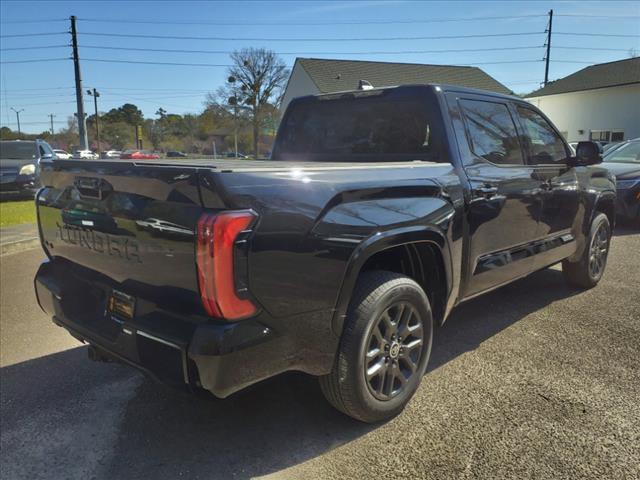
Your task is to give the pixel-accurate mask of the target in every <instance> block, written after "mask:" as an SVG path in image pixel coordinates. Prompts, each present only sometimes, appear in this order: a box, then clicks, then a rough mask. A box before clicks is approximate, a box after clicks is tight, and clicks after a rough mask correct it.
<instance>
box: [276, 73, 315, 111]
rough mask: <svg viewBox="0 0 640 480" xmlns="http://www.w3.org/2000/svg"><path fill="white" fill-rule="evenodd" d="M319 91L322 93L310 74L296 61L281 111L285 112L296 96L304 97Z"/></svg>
mask: <svg viewBox="0 0 640 480" xmlns="http://www.w3.org/2000/svg"><path fill="white" fill-rule="evenodd" d="M318 93H320V90H318V87H316V84H315V83H313V80H311V77H310V76H309V74H308V73H307V72H306V71H305V69H304V68H303V67H302V66H301V65H300V63H299V62H296V63H295V65H294V66H293V70H292V71H291V76H290V77H289V83H287V88H286V90H285V92H284V96H283V97H282V104H281V106H280V112H281V113H284V111H285V110H286V108H287V105H289V102H290V101H291V100H293V99H294V98H296V97H302V96H304V95H316V94H318Z"/></svg>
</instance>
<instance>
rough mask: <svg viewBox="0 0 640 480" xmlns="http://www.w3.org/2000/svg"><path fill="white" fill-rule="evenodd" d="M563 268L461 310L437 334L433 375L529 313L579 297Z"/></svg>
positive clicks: (530, 278)
mask: <svg viewBox="0 0 640 480" xmlns="http://www.w3.org/2000/svg"><path fill="white" fill-rule="evenodd" d="M580 292H581V290H579V289H577V288H574V287H571V286H569V285H568V284H567V283H566V282H565V281H564V278H563V276H562V271H561V270H560V268H559V267H557V268H548V269H545V270H541V271H539V272H537V273H534V274H532V275H530V276H528V277H526V278H523V279H521V280H518V281H516V282H514V283H511V284H509V285H506V286H504V287H502V288H499V289H497V290H494V291H493V292H490V293H487V294H485V295H482V296H480V297H478V298H476V299H473V300H470V301H468V302H465V303H463V304H462V305H460V306H459V307H457V308H456V309H455V310H454V311H453V312H452V313H451V315H450V316H449V318H448V320H447V321H446V323H445V325H444V326H443V327H441V328H436V330H435V333H434V340H433V348H432V351H431V359H430V361H429V367H428V369H427V375H428V373H429V372H431V371H433V370H435V369H436V368H438V367H440V366H442V365H444V364H446V363H447V362H449V361H451V360H453V359H454V358H456V357H457V356H459V355H461V354H462V353H465V352H467V351H470V350H474V349H475V348H477V347H478V346H479V345H480V344H481V343H482V342H484V341H485V340H487V339H488V338H491V337H493V336H494V335H496V334H498V333H500V332H501V331H502V330H504V329H505V328H507V327H509V326H510V325H512V324H514V323H516V322H518V321H519V320H521V319H522V318H523V317H525V316H527V315H528V314H530V313H532V312H535V311H537V310H540V309H541V308H544V307H545V306H547V305H549V304H551V303H553V302H555V301H557V300H562V299H566V298H569V297H571V296H573V295H576V294H579V293H580Z"/></svg>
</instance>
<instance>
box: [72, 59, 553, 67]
mask: <svg viewBox="0 0 640 480" xmlns="http://www.w3.org/2000/svg"><path fill="white" fill-rule="evenodd" d="M82 60H83V61H85V62H105V63H132V64H141V65H175V66H185V67H233V66H234V65H230V64H221V63H183V62H149V61H143V60H115V59H104V58H83V59H82ZM541 61H542V60H507V61H498V62H480V63H475V62H474V63H468V64H466V65H498V64H504V63H538V62H541ZM462 66H464V65H462ZM287 67H289V68H290V67H291V65H288V66H287Z"/></svg>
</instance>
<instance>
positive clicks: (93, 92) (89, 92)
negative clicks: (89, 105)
mask: <svg viewBox="0 0 640 480" xmlns="http://www.w3.org/2000/svg"><path fill="white" fill-rule="evenodd" d="M87 95H89V96H91V97H93V106H94V107H95V111H96V115H95V117H94V118H95V121H96V143H97V148H96V153H97V154H98V156H100V125H99V124H100V119H99V117H98V97H99V96H100V92H98V91H97V90H96V89H95V88H94V89H93V90H87Z"/></svg>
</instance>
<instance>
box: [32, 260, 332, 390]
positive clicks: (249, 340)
mask: <svg viewBox="0 0 640 480" xmlns="http://www.w3.org/2000/svg"><path fill="white" fill-rule="evenodd" d="M100 288H101V287H96V286H95V285H93V284H90V283H85V284H83V282H82V281H81V280H79V279H78V278H77V277H74V275H71V274H70V273H69V272H68V271H65V269H64V265H62V266H61V265H59V264H56V261H55V260H54V261H45V262H44V263H43V264H42V265H41V266H40V268H39V270H38V273H37V274H36V278H35V290H36V296H37V299H38V303H39V304H40V307H41V308H42V309H43V310H44V311H45V312H46V313H47V314H49V315H50V316H51V317H52V319H53V321H54V323H56V324H57V325H59V326H61V327H63V328H65V329H66V330H68V331H69V333H70V334H71V335H73V336H74V337H75V338H77V339H79V340H81V341H84V342H87V343H89V344H90V345H93V346H94V347H96V348H97V349H98V350H99V351H101V352H103V353H106V354H107V355H110V356H112V357H115V358H117V359H119V360H121V361H123V362H125V363H128V364H130V365H132V366H134V367H136V368H138V369H140V370H142V371H144V372H145V373H147V374H149V375H151V376H153V377H155V378H156V379H158V380H160V381H161V382H163V383H166V384H169V385H171V386H174V387H178V388H186V389H193V388H204V389H206V390H209V391H210V392H211V393H213V394H214V395H216V396H217V397H221V398H224V397H227V396H228V395H230V394H232V393H234V392H236V391H238V390H241V389H242V388H244V387H246V386H248V385H251V384H253V383H256V382H258V381H260V380H263V379H265V378H268V377H271V376H273V375H276V374H278V373H281V372H284V371H287V370H299V371H303V372H307V373H310V374H312V375H322V374H326V373H328V372H329V371H330V370H331V367H332V365H333V358H334V355H335V351H336V349H337V345H338V339H337V338H336V337H335V336H334V335H333V334H332V332H331V328H330V325H331V312H330V311H328V312H315V313H310V314H307V315H304V316H302V317H295V318H292V317H289V318H286V319H273V318H271V317H267V316H266V315H264V314H263V315H261V316H259V317H256V318H255V319H249V320H245V321H241V322H235V323H226V322H225V323H213V322H211V321H206V322H201V323H192V322H189V321H185V320H184V319H180V318H177V317H176V316H175V315H174V314H171V315H170V314H168V313H167V312H162V311H156V312H152V313H151V314H150V315H145V317H144V318H134V319H133V320H130V321H123V320H122V319H118V318H115V317H112V316H111V315H110V314H108V313H107V312H106V308H105V306H106V300H105V299H104V298H103V299H102V300H101V299H100V297H101V294H100V293H99V292H98V293H97V294H96V293H95V292H94V291H97V290H100Z"/></svg>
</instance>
